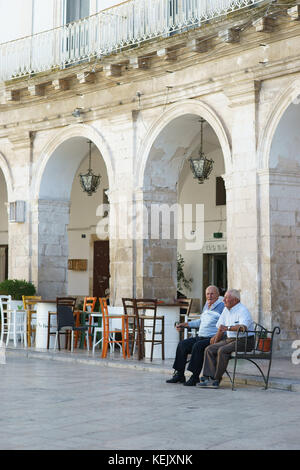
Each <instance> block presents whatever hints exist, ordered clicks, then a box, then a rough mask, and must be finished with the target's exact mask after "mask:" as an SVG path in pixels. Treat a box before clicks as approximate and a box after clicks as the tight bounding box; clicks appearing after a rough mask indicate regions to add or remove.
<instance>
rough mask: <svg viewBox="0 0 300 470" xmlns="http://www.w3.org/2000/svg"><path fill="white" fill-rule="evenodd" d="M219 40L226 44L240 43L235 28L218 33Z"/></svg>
mask: <svg viewBox="0 0 300 470" xmlns="http://www.w3.org/2000/svg"><path fill="white" fill-rule="evenodd" d="M218 36H219V38H220V39H221V40H222V41H223V42H227V43H228V44H232V43H236V42H240V30H239V29H236V28H229V29H225V30H224V31H220V32H219V35H218Z"/></svg>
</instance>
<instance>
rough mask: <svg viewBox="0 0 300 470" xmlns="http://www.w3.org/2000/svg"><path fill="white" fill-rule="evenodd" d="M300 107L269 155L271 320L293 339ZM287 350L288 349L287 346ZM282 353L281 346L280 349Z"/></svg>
mask: <svg viewBox="0 0 300 470" xmlns="http://www.w3.org/2000/svg"><path fill="white" fill-rule="evenodd" d="M299 122H300V107H299V103H298V102H296V101H295V104H293V103H292V104H290V105H289V106H288V107H287V108H286V110H285V111H284V113H283V115H282V117H281V119H280V121H279V124H278V125H277V127H276V130H275V132H274V135H273V136H272V143H271V146H270V154H269V162H268V163H269V181H268V190H269V219H268V220H269V224H270V227H269V234H270V236H269V253H270V259H269V263H270V281H269V282H270V286H271V289H270V291H271V300H270V318H269V323H270V324H271V325H272V324H273V325H274V324H279V325H280V327H281V329H282V330H283V331H284V334H283V335H281V343H282V344H283V342H284V341H287V342H288V343H289V341H291V340H294V339H295V338H297V334H298V335H299V327H300V313H299V308H298V306H299V302H300V276H299V274H300V268H299V265H300V154H299V148H300V134H299ZM288 347H290V346H288ZM283 350H284V347H283Z"/></svg>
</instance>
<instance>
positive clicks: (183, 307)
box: [177, 299, 193, 317]
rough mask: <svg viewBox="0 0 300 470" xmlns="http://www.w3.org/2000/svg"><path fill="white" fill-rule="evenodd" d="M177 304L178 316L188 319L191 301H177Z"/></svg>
mask: <svg viewBox="0 0 300 470" xmlns="http://www.w3.org/2000/svg"><path fill="white" fill-rule="evenodd" d="M177 302H178V303H179V304H180V315H186V316H187V317H189V315H190V313H191V308H192V303H193V299H178V300H177Z"/></svg>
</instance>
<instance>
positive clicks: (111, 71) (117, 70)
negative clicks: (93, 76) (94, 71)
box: [104, 64, 122, 77]
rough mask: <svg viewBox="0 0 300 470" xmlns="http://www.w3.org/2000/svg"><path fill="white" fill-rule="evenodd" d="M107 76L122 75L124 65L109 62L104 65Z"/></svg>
mask: <svg viewBox="0 0 300 470" xmlns="http://www.w3.org/2000/svg"><path fill="white" fill-rule="evenodd" d="M104 73H105V76H106V77H120V76H121V75H122V66H121V65H118V64H109V65H105V66H104Z"/></svg>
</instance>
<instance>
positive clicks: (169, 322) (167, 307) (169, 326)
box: [108, 303, 181, 359]
mask: <svg viewBox="0 0 300 470" xmlns="http://www.w3.org/2000/svg"><path fill="white" fill-rule="evenodd" d="M180 307H181V305H180V304H177V303H170V304H167V303H166V304H158V305H157V312H156V314H157V316H158V317H159V316H164V317H165V359H174V358H175V354H176V348H177V345H178V342H179V332H178V331H177V330H176V328H175V323H176V322H179V320H180ZM108 313H110V314H121V315H123V314H124V310H123V307H110V306H109V307H108ZM146 314H147V311H146ZM149 316H153V310H149ZM113 321H114V322H115V323H114V327H115V328H120V329H121V319H115V320H113ZM118 321H119V324H118V323H117V322H118ZM157 327H158V329H160V322H159V321H157ZM145 332H146V339H150V338H151V337H152V328H147V321H146V320H145ZM157 338H160V336H157ZM150 355H151V343H145V357H146V358H150ZM153 359H161V345H157V346H154V350H153Z"/></svg>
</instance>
